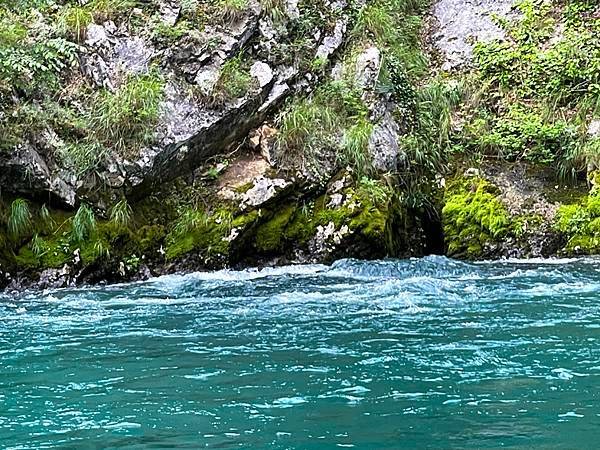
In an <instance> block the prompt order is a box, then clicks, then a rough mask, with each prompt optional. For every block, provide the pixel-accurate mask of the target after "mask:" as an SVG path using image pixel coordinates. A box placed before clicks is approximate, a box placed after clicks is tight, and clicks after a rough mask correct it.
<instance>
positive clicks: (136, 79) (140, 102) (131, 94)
mask: <svg viewBox="0 0 600 450" xmlns="http://www.w3.org/2000/svg"><path fill="white" fill-rule="evenodd" d="M163 87H164V82H163V80H162V78H161V77H160V76H159V75H158V74H157V73H154V72H153V73H150V74H147V75H138V76H133V77H130V78H129V79H128V80H127V81H126V82H125V83H124V84H123V85H121V86H120V87H119V89H118V90H117V91H116V92H114V93H113V92H109V91H103V92H101V93H100V94H99V95H98V98H97V99H96V100H97V102H96V107H95V108H94V112H93V113H92V116H91V118H90V126H91V127H92V128H93V129H94V130H95V133H96V135H97V137H98V138H99V139H100V140H101V141H102V142H105V143H106V144H107V145H112V146H114V147H115V148H116V149H118V150H120V151H124V150H126V149H127V148H129V147H131V146H136V145H140V144H143V143H144V142H147V141H148V140H149V138H150V135H151V132H152V128H153V125H154V124H155V123H156V120H157V119H158V114H159V112H160V110H159V107H160V103H161V101H162V99H163Z"/></svg>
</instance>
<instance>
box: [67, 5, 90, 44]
mask: <svg viewBox="0 0 600 450" xmlns="http://www.w3.org/2000/svg"><path fill="white" fill-rule="evenodd" d="M59 21H60V22H61V25H62V27H64V29H65V31H67V32H68V33H69V34H70V35H71V36H73V38H74V39H75V40H76V41H77V42H83V41H84V40H85V33H86V30H87V27H88V25H90V24H91V23H92V22H93V21H94V16H93V15H92V12H91V11H90V9H89V8H86V7H82V6H68V7H67V8H66V9H65V10H64V11H63V12H62V14H61V18H60V19H59Z"/></svg>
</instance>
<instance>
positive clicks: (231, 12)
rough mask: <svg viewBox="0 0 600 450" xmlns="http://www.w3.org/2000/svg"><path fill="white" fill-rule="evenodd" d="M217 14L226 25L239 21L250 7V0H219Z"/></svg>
mask: <svg viewBox="0 0 600 450" xmlns="http://www.w3.org/2000/svg"><path fill="white" fill-rule="evenodd" d="M216 7H217V10H216V14H215V16H216V17H217V18H218V19H219V20H220V21H221V23H223V24H225V25H231V24H233V23H235V22H237V21H239V20H240V19H241V18H242V17H243V15H244V13H245V12H246V10H247V9H248V0H217V1H216Z"/></svg>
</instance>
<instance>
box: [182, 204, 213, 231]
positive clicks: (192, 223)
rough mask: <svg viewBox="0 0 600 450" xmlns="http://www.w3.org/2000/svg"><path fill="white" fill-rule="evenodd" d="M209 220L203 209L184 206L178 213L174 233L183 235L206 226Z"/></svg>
mask: <svg viewBox="0 0 600 450" xmlns="http://www.w3.org/2000/svg"><path fill="white" fill-rule="evenodd" d="M209 221H210V218H209V217H208V215H207V214H206V213H205V212H204V211H202V210H197V209H193V208H186V209H184V210H183V211H182V212H181V213H180V215H179V218H178V219H177V222H176V223H175V226H174V227H173V231H174V232H175V234H176V235H179V236H183V235H185V234H187V233H189V232H191V231H193V230H195V229H198V228H200V227H203V226H206V225H207V224H208V222H209Z"/></svg>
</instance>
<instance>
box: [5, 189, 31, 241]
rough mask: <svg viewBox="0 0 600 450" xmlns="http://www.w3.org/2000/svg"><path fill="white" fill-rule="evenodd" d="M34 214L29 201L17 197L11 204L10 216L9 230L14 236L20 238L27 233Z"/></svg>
mask: <svg viewBox="0 0 600 450" xmlns="http://www.w3.org/2000/svg"><path fill="white" fill-rule="evenodd" d="M31 219H32V215H31V210H30V208H29V203H27V201H26V200H23V199H22V198H17V199H16V200H14V201H13V202H12V204H11V205H10V215H9V216H8V232H9V233H10V235H11V236H12V237H14V238H19V237H21V236H23V235H24V234H25V233H27V232H28V231H29V230H30V229H31V226H32V220H31Z"/></svg>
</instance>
